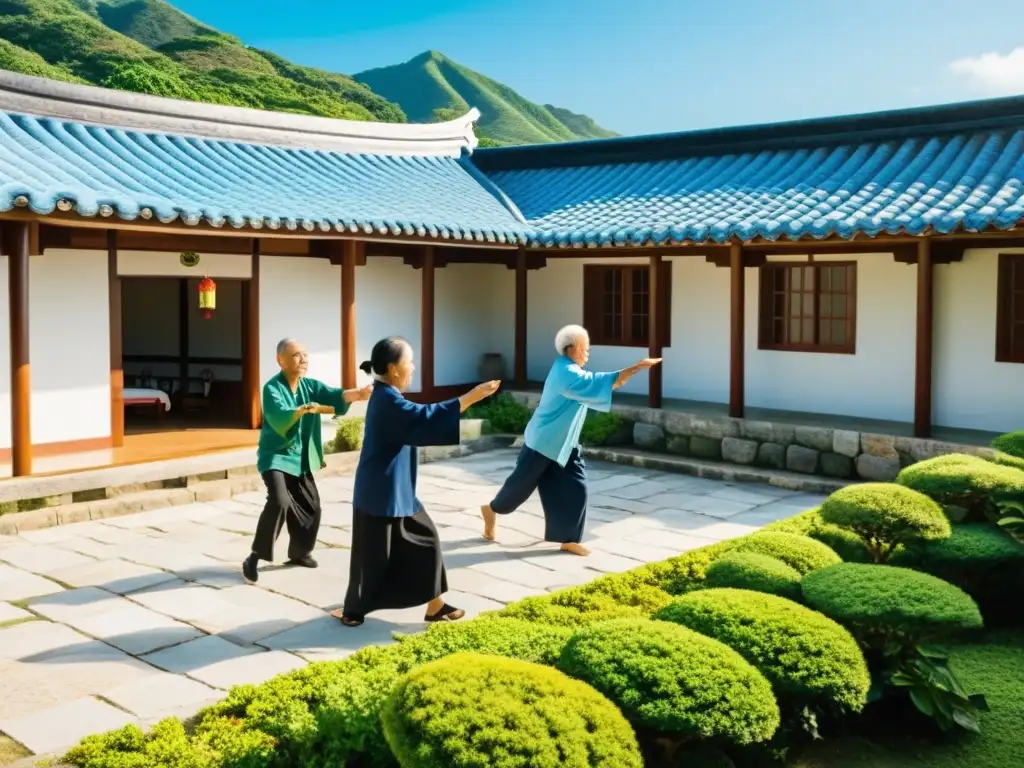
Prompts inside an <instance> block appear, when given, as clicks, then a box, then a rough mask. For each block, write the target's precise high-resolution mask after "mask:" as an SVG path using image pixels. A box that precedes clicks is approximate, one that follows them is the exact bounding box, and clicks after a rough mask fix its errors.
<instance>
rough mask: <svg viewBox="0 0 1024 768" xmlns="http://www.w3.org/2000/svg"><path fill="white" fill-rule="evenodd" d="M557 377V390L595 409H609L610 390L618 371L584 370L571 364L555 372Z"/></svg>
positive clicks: (614, 383)
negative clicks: (596, 371)
mask: <svg viewBox="0 0 1024 768" xmlns="http://www.w3.org/2000/svg"><path fill="white" fill-rule="evenodd" d="M555 375H556V376H558V377H559V382H558V383H559V387H558V391H559V393H560V394H562V395H564V396H565V397H568V398H570V399H572V400H577V401H578V402H581V403H583V404H584V405H586V406H588V407H589V408H593V409H594V410H595V411H610V410H611V407H612V390H613V389H615V386H616V382H617V381H618V379H619V377H620V375H621V372H620V371H604V372H598V373H595V372H593V371H585V370H583V369H582V368H581V367H580V366H578V365H576V364H573V365H570V366H569V367H568V368H565V369H562V370H561V371H559V372H558V373H556V374H555Z"/></svg>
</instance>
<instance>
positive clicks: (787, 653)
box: [655, 589, 870, 711]
mask: <svg viewBox="0 0 1024 768" xmlns="http://www.w3.org/2000/svg"><path fill="white" fill-rule="evenodd" d="M655 618H658V619H663V620H665V621H671V622H674V623H676V624H682V625H683V626H685V627H689V628H690V629H692V630H694V631H696V632H700V633H701V634H702V635H707V636H708V637H712V638H714V639H716V640H719V641H721V642H723V643H725V644H726V645H728V646H729V647H730V648H732V649H733V650H735V651H737V652H738V653H739V654H740V655H741V656H743V657H744V658H745V659H746V660H747V661H749V662H750V663H751V664H753V665H754V666H755V667H756V668H757V669H758V670H760V672H761V674H763V675H764V676H765V677H767V678H768V681H769V682H770V683H771V684H772V686H773V687H774V688H775V691H776V693H777V694H778V696H779V698H780V701H784V700H786V701H792V702H794V703H796V704H797V705H803V704H810V703H815V704H825V703H828V702H831V703H833V704H835V705H837V706H839V707H841V708H844V709H848V710H854V711H860V710H861V709H862V708H863V707H864V704H865V702H866V700H867V694H868V687H869V685H870V679H869V676H868V668H867V663H866V662H865V660H864V655H863V654H862V653H861V650H860V648H859V647H858V645H857V641H856V640H854V638H853V637H852V636H851V635H850V633H849V632H848V631H847V630H846V629H844V628H843V627H842V626H840V625H839V624H837V623H836V622H834V621H832V619H829V618H827V617H825V616H822V615H821V614H820V613H816V612H814V611H812V610H810V609H809V608H805V607H804V606H802V605H799V604H797V603H794V602H793V601H791V600H786V599H785V598H782V597H776V596H775V595H765V594H762V593H759V592H750V591H747V590H743V589H706V590H700V591H697V592H691V593H690V594H688V595H684V596H682V597H677V598H676V599H674V600H673V601H672V602H671V603H669V604H668V605H667V606H666V607H665V608H663V609H662V610H661V611H659V612H658V613H657V614H656V616H655Z"/></svg>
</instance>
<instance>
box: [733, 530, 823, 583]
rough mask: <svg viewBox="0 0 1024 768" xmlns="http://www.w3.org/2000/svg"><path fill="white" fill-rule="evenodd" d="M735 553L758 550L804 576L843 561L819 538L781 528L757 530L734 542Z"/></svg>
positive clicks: (758, 552) (759, 552)
mask: <svg viewBox="0 0 1024 768" xmlns="http://www.w3.org/2000/svg"><path fill="white" fill-rule="evenodd" d="M733 544H734V546H733V551H735V552H756V553H757V554H759V555H767V556H768V557H773V558H775V559H776V560H781V561H782V562H783V563H785V564H786V565H788V566H789V567H790V568H792V569H794V570H795V571H797V572H798V573H799V574H800V575H801V576H802V575H804V574H805V573H810V572H811V571H816V570H817V569H819V568H825V567H827V566H829V565H835V564H836V563H840V562H842V560H841V559H840V557H839V555H837V554H836V553H835V552H834V551H833V550H831V549H829V547H828V546H826V545H825V544H822V543H821V542H820V541H815V540H814V539H812V538H809V537H807V536H800V535H798V534H793V533H783V532H780V531H758V532H757V533H752V534H750V535H749V536H744V537H743V538H741V539H736V540H735V542H733Z"/></svg>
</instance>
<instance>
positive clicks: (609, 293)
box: [583, 261, 672, 347]
mask: <svg viewBox="0 0 1024 768" xmlns="http://www.w3.org/2000/svg"><path fill="white" fill-rule="evenodd" d="M650 278H651V275H650V268H649V267H648V266H647V265H646V264H642V265H641V264H637V265H635V266H633V265H629V266H625V265H621V264H614V265H604V264H587V265H585V266H584V267H583V324H584V325H585V326H586V328H587V330H588V331H589V332H590V343H591V344H599V345H605V346H612V347H646V346H649V335H650V334H649V329H650V311H651V294H650V291H651V279H650ZM671 295H672V264H671V262H668V261H663V262H661V272H660V273H659V275H658V300H659V303H661V304H662V307H663V310H662V311H661V312H660V313H659V314H660V315H661V317H662V320H663V325H662V327H661V333H660V335H661V344H662V346H663V347H667V346H669V330H670V328H671V325H672V323H671V317H672V305H671V301H670V300H671Z"/></svg>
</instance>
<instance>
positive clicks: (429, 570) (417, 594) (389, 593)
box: [343, 505, 448, 619]
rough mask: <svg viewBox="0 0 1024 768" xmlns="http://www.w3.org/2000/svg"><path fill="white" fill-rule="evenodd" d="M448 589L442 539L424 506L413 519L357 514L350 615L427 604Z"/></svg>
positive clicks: (347, 606)
mask: <svg viewBox="0 0 1024 768" xmlns="http://www.w3.org/2000/svg"><path fill="white" fill-rule="evenodd" d="M447 591H448V575H447V574H446V573H445V569H444V558H443V557H442V554H441V539H440V538H439V537H438V535H437V528H435V527H434V521H433V520H431V519H430V516H429V515H428V514H427V511H426V510H425V509H424V508H423V505H420V506H419V511H418V512H417V513H416V514H415V515H413V516H412V517H378V516H376V515H366V514H363V513H362V512H360V511H359V510H358V509H357V510H354V511H353V514H352V560H351V564H350V566H349V577H348V592H347V593H346V595H345V607H344V609H343V610H344V613H345V616H347V617H349V618H352V619H361V618H363V617H364V616H366V614H368V613H371V612H372V611H381V610H386V609H392V608H412V607H414V606H417V605H425V604H426V603H429V602H430V601H431V600H433V599H434V598H435V597H438V596H439V595H441V594H443V593H445V592H447Z"/></svg>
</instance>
